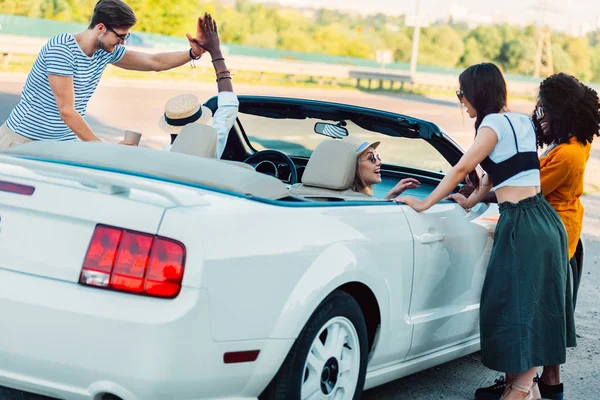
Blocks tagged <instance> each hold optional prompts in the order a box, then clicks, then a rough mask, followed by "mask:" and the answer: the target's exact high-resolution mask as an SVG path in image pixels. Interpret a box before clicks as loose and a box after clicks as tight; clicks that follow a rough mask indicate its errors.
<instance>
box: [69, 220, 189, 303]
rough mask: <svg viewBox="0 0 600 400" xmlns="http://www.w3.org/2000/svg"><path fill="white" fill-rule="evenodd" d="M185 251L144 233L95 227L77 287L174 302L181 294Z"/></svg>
mask: <svg viewBox="0 0 600 400" xmlns="http://www.w3.org/2000/svg"><path fill="white" fill-rule="evenodd" d="M184 261H185V247H184V246H183V244H182V243H180V242H178V241H175V240H172V239H167V238H163V237H159V236H156V235H149V234H145V233H139V232H132V231H128V230H125V229H121V228H115V227H110V226H105V225H98V226H96V229H95V231H94V234H93V236H92V240H91V242H90V246H89V248H88V251H87V254H86V256H85V260H84V261H83V268H82V269H81V275H80V277H79V283H81V284H82V285H87V286H96V287H101V288H105V289H112V290H117V291H121V292H129V293H137V294H142V295H147V296H153V297H164V298H174V297H176V296H177V295H178V294H179V291H180V290H181V281H182V279H183V265H184Z"/></svg>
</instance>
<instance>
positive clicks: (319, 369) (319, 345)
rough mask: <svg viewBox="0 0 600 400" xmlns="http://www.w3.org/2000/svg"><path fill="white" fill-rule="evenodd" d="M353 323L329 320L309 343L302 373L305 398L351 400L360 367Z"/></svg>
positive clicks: (335, 319) (343, 320) (309, 399)
mask: <svg viewBox="0 0 600 400" xmlns="http://www.w3.org/2000/svg"><path fill="white" fill-rule="evenodd" d="M359 346H360V345H359V340H358V333H357V332H356V329H355V328H354V325H352V323H351V322H350V320H348V319H347V318H345V317H335V318H333V319H331V320H329V321H328V322H327V323H326V324H325V325H323V327H322V328H321V330H320V331H319V333H318V334H317V336H316V337H315V340H314V341H313V343H312V344H311V346H310V350H309V352H308V356H307V359H306V362H305V363H304V370H303V371H304V373H303V375H302V386H301V388H302V389H301V395H300V398H301V399H302V400H317V399H319V400H321V399H327V400H343V399H352V397H354V393H355V392H356V384H357V381H358V373H359V370H360V347H359Z"/></svg>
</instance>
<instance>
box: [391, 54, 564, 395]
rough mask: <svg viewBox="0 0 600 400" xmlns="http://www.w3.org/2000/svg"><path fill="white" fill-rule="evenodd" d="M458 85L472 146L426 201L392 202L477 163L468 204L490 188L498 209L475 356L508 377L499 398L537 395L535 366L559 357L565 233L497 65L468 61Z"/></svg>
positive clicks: (438, 193) (437, 197)
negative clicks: (419, 194)
mask: <svg viewBox="0 0 600 400" xmlns="http://www.w3.org/2000/svg"><path fill="white" fill-rule="evenodd" d="M459 83H460V90H459V91H457V95H458V97H459V99H460V101H461V103H462V104H463V105H464V106H465V108H466V112H467V113H468V115H469V117H471V118H475V130H476V134H475V140H474V142H473V145H472V146H471V147H470V148H469V150H468V151H467V152H466V153H465V155H464V156H463V157H462V158H461V159H460V160H459V161H458V163H457V164H456V165H455V166H454V167H453V168H452V170H450V172H448V174H447V175H446V176H445V177H444V179H443V180H442V181H441V182H440V183H439V185H438V186H437V188H436V189H435V190H434V191H433V192H432V193H431V194H430V195H429V196H428V197H427V198H426V199H424V200H420V199H417V198H414V197H411V196H402V197H399V198H397V201H399V202H401V203H405V204H407V205H409V206H410V207H412V208H413V209H414V210H416V211H418V212H421V211H424V210H427V209H428V208H430V207H432V206H433V205H435V204H436V203H438V202H439V201H441V200H443V199H444V198H446V196H448V195H449V194H450V193H451V192H452V191H453V190H454V189H455V188H456V186H457V185H458V184H459V183H460V182H461V181H462V180H463V179H464V177H465V176H466V175H467V174H468V173H469V172H471V171H473V170H474V169H475V167H476V166H477V164H481V166H482V167H483V169H484V170H485V171H486V175H484V177H483V179H482V180H481V182H475V186H476V189H475V191H474V192H473V193H472V194H471V195H470V196H469V198H468V199H467V203H468V204H467V207H469V208H470V207H472V206H474V205H476V204H477V203H479V202H480V201H481V200H482V199H483V198H484V196H485V195H486V194H487V193H488V192H489V191H490V189H491V188H492V187H494V188H495V192H496V196H497V198H498V203H499V208H500V219H499V220H498V224H497V226H496V231H495V235H494V245H493V248H492V253H491V256H490V260H489V264H488V268H487V271H486V277H485V281H484V285H483V290H482V293H481V303H480V318H479V319H480V331H481V336H480V340H481V360H482V363H483V364H484V365H485V366H487V367H488V368H491V369H494V370H496V371H502V372H505V373H507V374H510V376H511V377H512V379H511V381H510V382H509V384H508V385H507V387H506V390H505V392H504V394H503V395H502V397H501V399H503V400H520V399H526V400H534V399H539V398H540V397H541V396H540V394H539V389H538V387H537V384H536V383H534V382H533V378H534V376H535V374H536V372H537V370H538V367H539V366H542V365H553V364H555V363H558V364H562V363H563V362H564V361H565V358H566V339H565V335H566V316H565V301H564V300H565V295H564V287H565V285H566V276H567V275H566V274H567V265H568V258H567V236H566V232H565V229H564V226H563V224H562V222H561V220H560V218H559V216H558V214H557V213H556V211H555V210H554V209H553V208H552V207H551V206H550V204H549V203H548V202H547V201H546V200H545V199H544V197H543V196H542V194H541V192H540V175H539V159H538V157H537V151H536V150H537V146H536V136H535V131H534V128H533V125H532V123H531V121H530V119H529V118H528V117H526V116H523V115H519V114H515V113H511V112H508V110H507V107H506V104H507V100H506V99H507V92H506V82H505V80H504V77H503V75H502V73H501V72H500V70H499V69H498V67H497V66H495V65H494V64H490V63H483V64H477V65H473V66H471V67H469V68H467V69H466V70H465V71H463V73H461V75H460V77H459ZM540 304H543V305H544V307H540V306H539V305H540Z"/></svg>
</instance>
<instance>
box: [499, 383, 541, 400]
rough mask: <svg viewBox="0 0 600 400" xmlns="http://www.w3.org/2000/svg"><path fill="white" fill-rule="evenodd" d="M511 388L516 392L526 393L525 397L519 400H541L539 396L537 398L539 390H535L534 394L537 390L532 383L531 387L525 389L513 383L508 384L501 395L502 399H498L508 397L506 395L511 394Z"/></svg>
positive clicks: (535, 385)
mask: <svg viewBox="0 0 600 400" xmlns="http://www.w3.org/2000/svg"><path fill="white" fill-rule="evenodd" d="M513 388H514V390H516V391H517V392H521V393H527V396H525V397H523V398H522V399H521V400H540V399H541V396H539V397H537V396H538V395H539V389H538V390H537V393H535V391H536V389H537V383H534V384H533V385H532V386H531V387H529V388H526V387H523V386H521V385H519V384H517V383H516V382H515V381H512V382H511V383H509V384H508V385H507V387H506V390H505V391H504V393H503V394H502V397H500V400H504V399H506V396H508V394H509V393H510V392H511V390H513Z"/></svg>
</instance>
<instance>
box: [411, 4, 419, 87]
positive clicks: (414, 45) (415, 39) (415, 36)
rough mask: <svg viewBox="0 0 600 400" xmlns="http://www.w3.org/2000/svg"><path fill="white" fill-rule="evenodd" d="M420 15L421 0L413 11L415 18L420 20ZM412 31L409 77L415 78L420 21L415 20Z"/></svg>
mask: <svg viewBox="0 0 600 400" xmlns="http://www.w3.org/2000/svg"><path fill="white" fill-rule="evenodd" d="M420 14H421V0H417V6H416V9H415V17H416V18H417V19H420ZM414 27H415V30H414V31H413V39H412V53H411V56H410V76H415V73H416V72H417V57H418V56H419V36H420V34H421V21H419V20H417V21H416V23H415V25H414Z"/></svg>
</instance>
